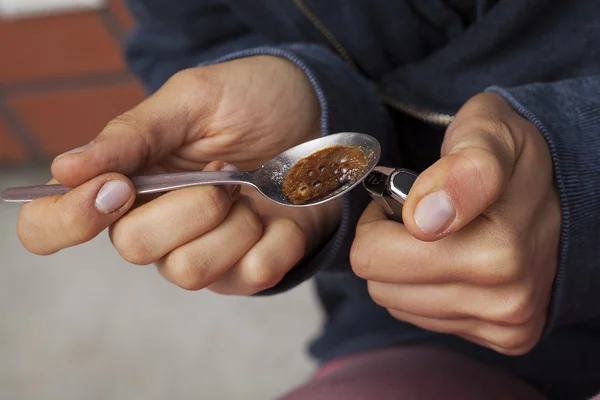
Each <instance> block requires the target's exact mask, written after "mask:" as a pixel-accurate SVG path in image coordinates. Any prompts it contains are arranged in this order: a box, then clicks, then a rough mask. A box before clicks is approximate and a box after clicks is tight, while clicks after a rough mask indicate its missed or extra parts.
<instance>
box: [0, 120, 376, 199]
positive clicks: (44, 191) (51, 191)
mask: <svg viewBox="0 0 600 400" xmlns="http://www.w3.org/2000/svg"><path fill="white" fill-rule="evenodd" d="M331 146H356V147H359V148H360V149H361V150H362V152H363V153H364V155H365V158H366V160H367V165H366V166H365V168H364V169H363V170H362V171H361V173H360V174H359V175H358V176H357V178H356V179H355V180H354V181H351V182H348V183H346V184H345V185H343V186H342V187H340V188H338V189H336V190H334V191H333V192H331V193H328V194H327V195H326V196H324V197H321V198H318V199H315V200H313V201H311V202H308V203H305V204H293V203H291V202H290V201H289V200H288V199H287V197H286V196H285V195H284V194H283V180H284V177H285V176H286V174H287V173H288V171H289V170H290V168H291V167H292V166H293V165H294V164H295V163H296V162H298V160H300V159H302V158H304V157H307V156H309V155H311V154H312V153H314V152H315V151H317V150H321V149H323V148H326V147H331ZM380 154H381V146H380V144H379V142H378V141H377V140H376V139H375V138H374V137H372V136H369V135H365V134H362V133H355V132H342V133H336V134H333V135H328V136H323V137H320V138H318V139H314V140H311V141H309V142H305V143H302V144H300V145H298V146H296V147H293V148H291V149H289V150H286V151H284V152H283V153H281V154H279V155H278V156H276V157H274V158H273V159H271V160H269V161H267V162H266V163H265V164H263V165H262V166H261V167H260V168H258V169H255V170H252V171H214V172H212V171H210V172H181V173H171V174H159V175H148V176H136V177H132V178H131V181H132V182H133V185H134V187H135V191H136V193H137V194H149V193H161V192H168V191H171V190H176V189H181V188H185V187H191V186H199V185H249V186H252V187H254V188H255V189H256V190H258V191H259V192H260V193H261V194H262V195H263V196H265V197H266V198H268V199H270V200H271V201H273V202H275V203H277V204H281V205H284V206H291V207H307V206H314V205H317V204H321V203H324V202H326V201H329V200H332V199H334V198H336V197H339V196H341V195H343V194H344V193H346V192H348V191H349V190H351V189H353V188H354V187H355V186H356V185H358V184H359V183H360V182H361V181H362V179H363V178H364V177H365V176H367V175H368V174H369V173H370V172H371V170H372V169H373V168H375V166H376V165H377V162H378V161H379V157H380ZM69 190H71V189H70V188H69V187H67V186H63V185H40V186H24V187H16V188H10V189H7V190H5V191H4V192H3V193H2V195H0V198H1V199H2V200H4V201H6V202H11V203H26V202H30V201H33V200H35V199H37V198H40V197H46V196H55V195H62V194H65V193H67V192H68V191H69Z"/></svg>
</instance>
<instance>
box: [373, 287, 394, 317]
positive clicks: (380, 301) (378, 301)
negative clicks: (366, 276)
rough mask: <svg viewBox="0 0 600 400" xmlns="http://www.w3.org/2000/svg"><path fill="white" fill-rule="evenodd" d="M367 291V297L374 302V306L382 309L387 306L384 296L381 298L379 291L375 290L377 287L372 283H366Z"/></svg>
mask: <svg viewBox="0 0 600 400" xmlns="http://www.w3.org/2000/svg"><path fill="white" fill-rule="evenodd" d="M367 290H368V291H369V296H370V297H371V299H372V300H373V302H375V304H377V305H378V306H380V307H383V308H386V307H388V306H389V304H388V302H387V299H386V298H385V297H384V296H382V293H381V291H379V290H377V286H375V285H374V284H373V283H372V282H367ZM390 313H391V312H390ZM392 315H393V314H392Z"/></svg>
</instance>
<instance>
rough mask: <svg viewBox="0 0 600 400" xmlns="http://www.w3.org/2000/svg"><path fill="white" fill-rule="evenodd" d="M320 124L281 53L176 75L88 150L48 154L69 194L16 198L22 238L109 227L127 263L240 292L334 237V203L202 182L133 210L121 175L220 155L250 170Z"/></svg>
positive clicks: (66, 243) (50, 244) (39, 244)
mask: <svg viewBox="0 0 600 400" xmlns="http://www.w3.org/2000/svg"><path fill="white" fill-rule="evenodd" d="M320 129H321V127H320V107H319V103H318V99H317V97H316V94H315V92H314V90H313V88H312V86H311V85H310V83H309V81H308V79H307V78H306V76H305V74H304V73H303V72H302V71H301V70H300V69H298V68H297V67H296V66H295V65H293V64H292V63H290V62H288V61H286V60H284V59H282V58H278V57H271V56H259V57H250V58H244V59H240V60H234V61H230V62H226V63H223V64H217V65H213V66H208V67H201V68H193V69H189V70H185V71H182V72H180V73H178V74H176V75H175V76H173V77H172V78H171V79H170V80H169V81H168V82H167V83H166V84H165V85H164V86H163V87H162V88H161V89H160V90H159V91H158V92H156V93H155V94H154V95H152V96H151V97H149V98H148V99H146V100H145V101H144V102H142V103H141V104H140V105H138V106H137V107H135V108H134V109H132V110H130V111H128V112H126V113H125V114H123V115H121V116H119V117H118V118H116V119H114V120H113V121H111V122H110V123H109V124H108V125H107V126H106V128H104V130H103V131H102V132H101V133H100V134H99V135H98V137H97V138H96V139H94V140H93V141H92V142H91V143H90V144H89V145H87V146H84V147H83V148H79V149H76V151H73V152H68V153H65V154H64V155H62V156H59V157H57V158H56V159H55V161H54V162H53V164H52V174H53V176H54V178H55V180H53V182H60V183H62V184H64V185H66V186H69V187H71V188H73V190H72V191H70V192H69V193H67V194H65V195H63V196H54V197H46V198H41V199H38V200H35V201H33V202H31V203H28V204H26V205H24V206H23V209H22V211H21V215H20V218H19V225H18V234H19V238H20V240H21V242H22V243H23V245H24V246H25V247H26V248H27V249H28V250H29V251H31V252H33V253H36V254H40V255H48V254H52V253H55V252H57V251H59V250H61V249H64V248H67V247H71V246H75V245H78V244H81V243H84V242H87V241H89V240H91V239H92V238H94V237H96V236H97V235H98V234H99V233H100V232H102V231H103V230H104V229H105V228H107V227H109V226H110V236H111V240H112V242H113V244H114V246H115V247H116V249H117V251H118V252H119V253H120V255H121V256H122V257H123V258H124V259H125V260H127V261H129V262H131V263H134V264H140V265H147V264H152V263H154V264H156V265H157V267H158V269H159V271H160V272H161V274H162V275H163V276H164V277H165V278H167V279H168V280H169V281H171V282H173V283H175V284H177V285H179V286H181V287H183V288H186V289H190V290H198V289H201V288H204V287H209V288H210V289H212V290H214V291H216V292H219V293H226V294H239V295H247V294H253V293H256V292H259V291H262V290H265V289H267V288H269V287H272V286H274V285H275V284H277V283H278V282H279V281H280V280H281V279H282V278H283V276H284V275H285V274H286V273H287V272H288V271H289V270H290V269H291V268H293V267H294V265H295V264H297V263H298V261H299V260H300V259H301V258H302V257H303V256H304V255H305V254H306V253H309V252H311V251H314V249H315V248H316V247H317V246H318V245H319V244H320V243H322V242H323V241H324V240H326V239H327V238H328V237H329V236H330V235H331V233H332V232H333V230H334V229H335V228H336V226H337V224H338V223H339V219H340V215H341V200H340V199H336V200H335V201H331V202H328V203H325V204H323V205H321V206H317V207H311V208H301V209H295V208H288V207H283V206H277V205H275V204H274V203H271V202H270V201H268V200H266V199H264V198H262V196H261V195H259V194H258V193H257V192H256V191H254V190H246V189H245V188H244V190H243V191H242V194H240V190H235V191H233V192H231V191H228V190H227V189H226V188H225V187H217V186H201V187H192V188H186V189H181V190H176V191H173V192H170V193H167V194H164V195H162V196H159V197H157V198H154V199H145V201H144V202H142V203H139V202H138V203H136V207H135V208H133V206H134V203H135V193H134V192H133V187H132V184H131V181H130V180H129V179H128V178H126V176H125V175H138V174H148V173H161V172H176V171H177V172H179V171H198V170H202V169H204V168H206V169H208V170H214V169H219V168H222V167H223V166H224V163H223V162H221V161H225V162H227V163H229V164H233V165H235V166H236V167H238V168H240V169H251V168H255V167H258V166H259V165H261V164H262V163H263V162H264V161H266V160H268V159H270V158H272V157H273V156H275V155H277V154H279V153H280V152H282V151H284V150H286V149H288V148H290V147H293V146H295V145H297V144H300V143H302V142H305V141H308V140H311V139H314V138H316V137H318V136H319V135H320ZM215 160H221V161H218V162H214V163H211V162H213V161H215ZM103 188H104V190H102V189H103ZM138 200H139V199H138ZM239 200H241V201H239ZM132 208H133V209H132Z"/></svg>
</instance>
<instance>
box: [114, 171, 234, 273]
mask: <svg viewBox="0 0 600 400" xmlns="http://www.w3.org/2000/svg"><path fill="white" fill-rule="evenodd" d="M223 166H224V164H223V163H221V162H214V163H211V164H210V165H209V166H207V168H206V169H205V170H206V171H214V170H218V169H221V167H223ZM223 168H224V167H223ZM236 188H237V186H212V185H210V186H198V187H190V188H186V189H181V190H175V191H173V192H169V193H166V194H164V195H162V196H160V197H158V198H156V199H154V200H152V201H150V202H148V203H147V204H144V205H142V206H140V207H138V208H136V209H134V210H132V211H131V212H129V213H128V214H127V215H125V216H124V217H123V218H121V219H120V220H119V221H117V222H116V223H115V224H114V225H113V226H112V227H111V235H110V237H111V240H112V242H113V244H114V246H115V248H116V249H117V251H118V252H119V254H120V255H121V257H123V258H124V259H125V260H127V261H129V262H130V263H133V264H138V265H148V264H151V263H153V262H155V261H157V260H159V259H160V258H162V257H163V256H165V255H166V254H167V253H169V252H170V251H172V250H173V249H175V248H177V247H179V246H181V245H183V244H185V243H187V242H189V241H191V240H193V239H195V238H197V237H199V236H201V235H203V234H205V233H206V232H208V231H210V230H211V229H213V228H215V227H216V226H217V225H219V224H220V223H221V222H223V220H224V219H225V217H226V216H227V214H228V213H229V210H230V208H231V206H232V204H233V202H234V201H235V197H236V193H237V192H236Z"/></svg>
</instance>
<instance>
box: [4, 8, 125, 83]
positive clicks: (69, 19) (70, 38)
mask: <svg viewBox="0 0 600 400" xmlns="http://www.w3.org/2000/svg"><path fill="white" fill-rule="evenodd" d="M121 54H122V51H121V48H120V45H119V44H118V43H116V41H115V40H114V39H113V38H112V37H111V36H110V34H109V33H108V31H107V30H106V29H105V27H104V25H103V23H102V21H101V19H100V17H99V16H98V15H97V14H96V13H95V12H79V13H69V14H61V15H56V16H48V17H39V18H30V19H23V20H14V21H13V20H2V19H0V55H1V56H0V57H1V58H2V61H1V62H0V83H7V82H16V81H26V80H32V79H33V80H35V79H43V78H52V77H62V76H70V75H81V74H92V73H101V72H112V71H121V70H123V69H124V68H125V65H124V62H123V60H122V57H121Z"/></svg>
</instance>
